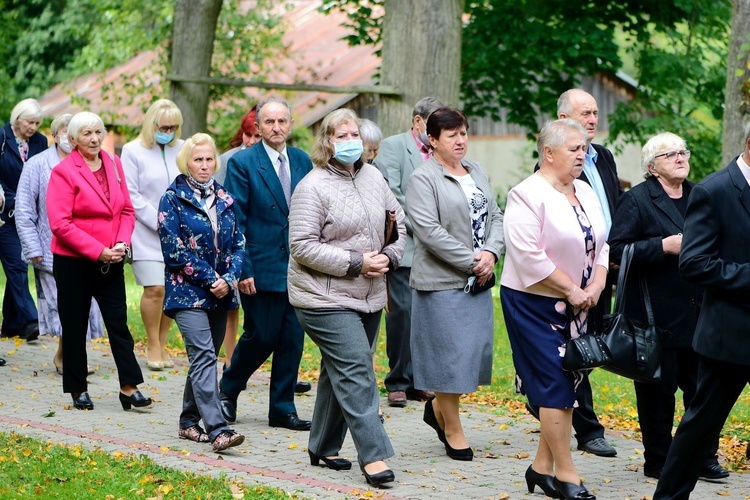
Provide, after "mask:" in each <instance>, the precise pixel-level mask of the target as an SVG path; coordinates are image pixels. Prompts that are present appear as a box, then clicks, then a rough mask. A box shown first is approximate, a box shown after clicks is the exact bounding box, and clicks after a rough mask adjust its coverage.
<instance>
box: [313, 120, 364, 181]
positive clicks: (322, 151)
mask: <svg viewBox="0 0 750 500" xmlns="http://www.w3.org/2000/svg"><path fill="white" fill-rule="evenodd" d="M347 122H354V123H356V124H357V128H359V126H360V121H359V117H358V116H357V113H355V112H354V111H352V110H351V109H348V108H339V109H337V110H334V111H331V112H330V113H328V114H327V115H326V117H325V118H323V122H322V123H321V124H320V128H319V129H318V133H317V134H316V136H315V142H314V143H313V147H312V152H311V153H310V160H312V162H313V165H315V166H316V167H322V168H325V167H326V166H327V165H328V160H330V159H331V156H333V145H332V144H331V141H330V138H331V137H332V136H333V132H334V131H335V130H336V127H338V126H339V125H341V124H342V123H347Z"/></svg>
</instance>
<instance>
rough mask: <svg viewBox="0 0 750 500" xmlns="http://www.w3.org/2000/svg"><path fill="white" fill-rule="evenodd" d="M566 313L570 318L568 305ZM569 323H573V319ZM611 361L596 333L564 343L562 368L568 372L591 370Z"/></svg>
mask: <svg viewBox="0 0 750 500" xmlns="http://www.w3.org/2000/svg"><path fill="white" fill-rule="evenodd" d="M568 311H570V314H569V315H570V316H572V311H571V307H570V305H568ZM570 321H575V317H573V318H572V319H571V320H570ZM611 361H612V356H611V355H610V353H609V349H608V348H607V346H606V345H605V344H604V341H603V340H602V338H601V337H600V336H599V335H597V334H596V333H591V334H585V335H581V336H580V337H577V338H574V339H570V340H568V341H567V342H566V343H565V354H564V355H563V361H562V368H563V370H566V371H569V372H572V371H580V370H591V369H593V368H597V367H599V366H604V365H605V364H607V363H609V362H611Z"/></svg>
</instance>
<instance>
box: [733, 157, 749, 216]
mask: <svg viewBox="0 0 750 500" xmlns="http://www.w3.org/2000/svg"><path fill="white" fill-rule="evenodd" d="M729 176H730V177H731V178H732V182H733V183H734V187H735V188H736V189H738V190H739V192H740V193H739V197H740V203H741V204H742V206H743V207H744V208H745V211H746V212H747V213H748V215H750V185H748V184H747V180H746V179H745V176H744V175H742V172H741V171H740V167H739V165H737V159H736V158H735V160H734V162H733V163H732V164H731V165H729Z"/></svg>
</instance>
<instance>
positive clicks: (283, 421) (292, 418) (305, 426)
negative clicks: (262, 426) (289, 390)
mask: <svg viewBox="0 0 750 500" xmlns="http://www.w3.org/2000/svg"><path fill="white" fill-rule="evenodd" d="M268 425H269V426H271V427H283V428H285V429H289V430H292V431H309V430H310V427H312V422H311V421H309V420H302V419H301V418H299V417H298V416H297V414H296V413H290V414H288V415H284V416H283V417H276V418H269V419H268Z"/></svg>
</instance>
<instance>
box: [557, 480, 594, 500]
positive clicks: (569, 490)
mask: <svg viewBox="0 0 750 500" xmlns="http://www.w3.org/2000/svg"><path fill="white" fill-rule="evenodd" d="M552 484H553V485H554V486H555V489H556V490H557V493H558V494H559V495H560V496H559V498H562V499H564V500H569V499H572V500H596V495H592V494H591V492H590V491H589V490H587V489H586V487H585V486H584V485H583V484H581V483H579V484H574V483H564V482H562V481H560V480H558V479H557V478H556V477H555V478H553V479H552Z"/></svg>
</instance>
